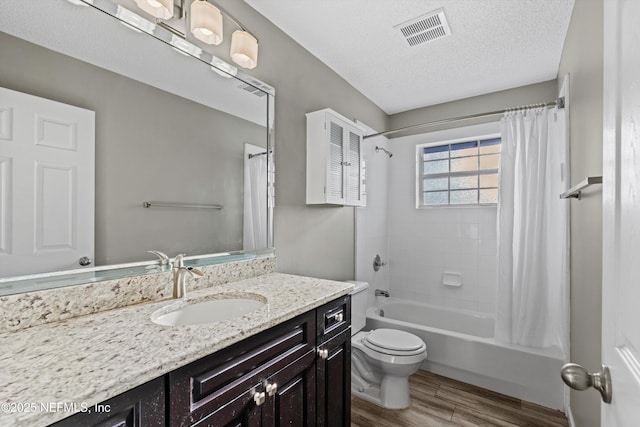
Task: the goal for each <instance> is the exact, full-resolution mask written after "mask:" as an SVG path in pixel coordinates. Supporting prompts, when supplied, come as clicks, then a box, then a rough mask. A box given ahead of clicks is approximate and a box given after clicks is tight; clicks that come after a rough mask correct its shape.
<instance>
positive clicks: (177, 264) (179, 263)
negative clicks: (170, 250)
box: [173, 254, 185, 268]
mask: <svg viewBox="0 0 640 427" xmlns="http://www.w3.org/2000/svg"><path fill="white" fill-rule="evenodd" d="M184 256H185V254H179V255H176V257H175V258H174V259H173V268H182V267H184Z"/></svg>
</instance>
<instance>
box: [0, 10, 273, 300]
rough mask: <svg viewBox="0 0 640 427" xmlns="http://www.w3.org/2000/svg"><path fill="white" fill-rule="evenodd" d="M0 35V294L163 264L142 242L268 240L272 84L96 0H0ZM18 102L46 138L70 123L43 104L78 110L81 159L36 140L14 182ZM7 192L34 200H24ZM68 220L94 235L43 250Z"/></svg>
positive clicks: (209, 246) (156, 246)
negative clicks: (85, 126)
mask: <svg viewBox="0 0 640 427" xmlns="http://www.w3.org/2000/svg"><path fill="white" fill-rule="evenodd" d="M120 3H122V2H120ZM0 46H1V47H2V61H0V88H2V90H5V92H0V178H2V179H0V184H2V185H0V190H1V191H0V208H1V209H0V212H5V214H4V216H3V218H1V220H0V295H6V294H12V293H19V292H25V291H32V290H36V289H46V288H51V287H60V286H66V285H72V284H77V283H86V282H91V281H99V280H104V279H110V278H118V277H126V276H133V275H141V274H145V273H148V272H155V271H160V270H162V268H166V267H161V266H160V265H159V263H158V262H157V260H156V258H155V256H154V255H152V254H149V253H147V251H149V250H156V251H161V252H164V253H166V254H167V255H168V256H169V257H174V256H175V255H177V254H179V253H185V254H187V255H188V256H189V257H188V258H187V260H189V261H190V262H191V263H194V264H198V265H205V264H208V263H217V262H225V261H229V260H237V259H244V258H251V257H255V256H260V255H263V254H269V253H272V249H271V248H272V247H273V233H272V224H273V215H272V208H273V203H272V198H273V192H272V188H273V177H274V173H273V169H274V168H273V162H272V155H273V145H272V135H273V107H274V91H273V89H272V88H271V87H269V86H268V85H266V84H264V83H262V82H260V81H259V80H257V79H254V78H253V77H251V76H250V75H248V74H246V73H243V72H242V71H241V70H239V69H237V68H236V67H234V66H231V65H230V64H228V63H226V62H224V61H222V60H220V59H219V58H217V57H216V56H214V54H213V53H211V52H207V51H205V50H204V49H201V48H199V47H198V45H197V43H189V42H187V43H185V42H184V40H183V39H181V38H178V37H176V36H175V35H174V34H173V33H172V32H171V31H168V30H166V29H164V28H162V27H160V26H157V25H155V24H154V23H153V22H151V21H149V20H145V19H142V18H141V15H136V14H134V13H132V12H131V10H130V9H127V8H124V7H122V5H120V4H117V3H115V2H112V1H110V0H86V1H80V0H68V1H67V0H38V1H37V2H25V1H19V0H11V1H8V2H2V4H1V5H0ZM214 53H215V52H214ZM220 55H222V54H220ZM14 101H15V102H16V104H15V105H13V102H14ZM9 104H11V105H9ZM22 105H29V106H32V105H35V107H33V108H34V110H33V111H35V114H34V117H37V118H38V119H37V121H36V123H35V126H32V125H28V126H27V128H33V127H35V128H36V129H35V131H33V129H31V131H33V132H35V136H34V137H35V138H36V141H37V142H36V144H35V145H44V146H45V148H46V149H47V150H50V149H51V147H52V146H53V145H55V144H53V145H51V144H49V142H50V141H54V143H57V142H58V141H63V142H65V141H67V140H69V141H71V140H73V141H76V139H74V138H76V136H77V135H80V134H81V133H82V132H81V130H80V128H81V125H77V126H76V124H75V122H73V124H70V123H71V122H70V121H68V120H63V119H56V118H55V117H57V116H55V114H57V113H55V112H53V113H52V112H51V111H58V110H55V109H56V108H60V109H62V110H60V111H63V110H64V109H67V108H72V109H78V110H81V112H82V114H85V115H86V116H92V117H93V119H92V120H93V124H92V126H93V127H91V126H90V127H89V129H92V131H93V135H94V138H93V144H94V146H93V151H94V157H93V159H91V156H90V160H88V161H86V160H82V159H77V161H78V164H76V165H73V166H72V167H66V166H65V167H66V169H65V167H58V165H57V164H56V161H57V160H52V159H50V158H47V159H45V160H42V159H40V158H37V154H36V155H34V156H36V160H35V161H34V160H33V159H30V160H29V161H30V162H32V163H30V164H31V166H29V167H31V168H32V169H33V168H34V166H33V165H34V164H35V165H36V166H35V174H32V175H35V176H36V178H35V184H34V183H32V185H28V184H20V183H18V177H17V175H16V176H14V175H12V169H13V171H16V170H18V169H19V168H20V167H21V166H20V164H21V163H20V162H21V161H22V160H21V158H19V157H15V158H14V157H13V156H14V155H16V156H17V154H16V153H15V152H14V151H12V149H10V148H7V147H10V146H11V144H12V143H15V142H16V141H18V140H19V137H20V135H21V132H22V131H21V130H20V129H19V126H20V125H19V123H18V122H19V120H17V117H18V116H19V115H20V114H21V113H20V112H21V110H20V108H22V107H21V106H22ZM29 108H32V107H29ZM38 108H42V110H38ZM29 111H31V110H29ZM32 113H33V112H32ZM61 117H62V116H61ZM83 117H84V116H83ZM13 119H16V120H13ZM14 121H15V123H16V124H13V123H14ZM9 123H11V124H9ZM29 123H31V124H33V120H32V121H31V122H29ZM29 137H30V136H28V138H29ZM80 139H81V138H79V137H78V140H80ZM43 141H44V142H43ZM18 142H19V141H18ZM74 143H75V142H74ZM72 145H73V144H72ZM63 148H65V149H66V151H73V150H69V149H68V147H63ZM78 151H80V150H78ZM85 162H86V163H85ZM258 162H260V164H258ZM86 164H90V165H92V166H93V167H94V169H93V171H90V172H89V174H88V175H81V172H82V171H83V170H84V169H86ZM85 176H86V177H88V178H84V177H85ZM91 182H93V185H89V183H91ZM56 188H57V189H58V190H59V189H60V188H62V189H63V192H62V195H59V194H58V193H55V192H52V191H53V190H55V189H56ZM86 188H88V189H86ZM52 189H53V190H52ZM77 189H81V190H82V189H85V190H82V191H81V190H77ZM76 190H77V191H76ZM92 191H93V194H89V193H91V192H92ZM29 192H31V193H29ZM49 192H51V193H49ZM85 192H86V193H87V194H85ZM32 193H33V194H32ZM85 196H86V197H85ZM19 197H22V198H23V199H25V200H35V202H34V206H31V207H27V208H26V210H25V212H26V213H25V214H24V215H23V214H22V213H21V212H16V210H15V209H13V208H11V209H9V208H10V207H11V206H12V205H13V204H16V203H17V202H15V200H18V199H19ZM82 198H85V199H86V198H88V199H89V202H88V203H87V204H86V207H82V206H80V207H78V206H76V203H78V199H82ZM91 210H93V212H91ZM6 212H11V213H12V214H11V213H10V214H6ZM58 215H60V216H58ZM17 223H20V227H22V228H20V227H17V228H16V227H15V226H14V225H15V224H17ZM76 223H82V224H85V226H84V229H86V230H87V231H88V234H89V235H91V236H90V238H92V244H93V247H92V251H91V250H87V252H86V255H85V253H84V252H80V253H77V252H76V253H74V254H73V255H71V258H68V257H67V259H63V260H62V261H60V260H58V259H56V260H55V261H53V262H54V263H53V264H51V263H50V262H51V261H49V260H48V258H49V255H52V254H53V255H56V254H59V253H62V252H65V250H66V249H69V248H72V247H75V246H76V243H77V242H78V241H80V240H81V237H80V236H79V235H80V234H81V233H82V227H76ZM69 224H71V225H69ZM86 224H89V226H86ZM22 229H24V230H27V234H26V236H27V237H26V239H23V240H24V241H20V238H19V237H20V236H19V235H21V233H22V231H21V230H22ZM78 230H80V231H78ZM29 233H31V234H29ZM21 248H26V250H24V252H28V253H30V254H28V255H30V256H31V257H30V258H29V256H27V255H25V256H24V257H22V258H21V257H20V256H13V255H14V254H18V253H19V252H20V250H21ZM54 258H55V256H54ZM83 258H87V259H88V260H87V259H84V261H82V259H83ZM83 262H84V264H83ZM81 264H82V265H81ZM85 264H86V265H85Z"/></svg>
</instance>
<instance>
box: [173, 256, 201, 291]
mask: <svg viewBox="0 0 640 427" xmlns="http://www.w3.org/2000/svg"><path fill="white" fill-rule="evenodd" d="M187 276H191V277H193V278H194V279H198V278H199V277H202V276H204V273H203V272H202V271H200V270H198V269H197V268H193V267H185V265H184V254H180V255H176V257H175V258H174V259H173V298H186V297H187Z"/></svg>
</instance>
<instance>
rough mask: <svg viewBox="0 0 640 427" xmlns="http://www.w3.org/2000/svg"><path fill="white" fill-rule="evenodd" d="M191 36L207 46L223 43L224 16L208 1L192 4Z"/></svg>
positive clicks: (198, 0)
mask: <svg viewBox="0 0 640 427" xmlns="http://www.w3.org/2000/svg"><path fill="white" fill-rule="evenodd" d="M191 34H193V36H194V37H195V38H197V39H198V40H200V41H201V42H203V43H206V44H213V45H219V44H220V43H222V14H221V13H220V10H219V9H218V8H217V7H215V6H214V5H212V4H211V3H209V2H207V1H200V0H197V1H194V2H193V3H191Z"/></svg>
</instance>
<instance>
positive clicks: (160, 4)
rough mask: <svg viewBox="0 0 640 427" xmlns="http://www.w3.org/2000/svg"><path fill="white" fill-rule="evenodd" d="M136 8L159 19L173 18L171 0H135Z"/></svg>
mask: <svg viewBox="0 0 640 427" xmlns="http://www.w3.org/2000/svg"><path fill="white" fill-rule="evenodd" d="M135 2H136V4H137V5H138V7H139V8H140V9H142V10H144V11H145V12H147V13H148V14H149V15H152V16H155V17H156V18H160V19H170V18H172V17H173V0H135Z"/></svg>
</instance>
